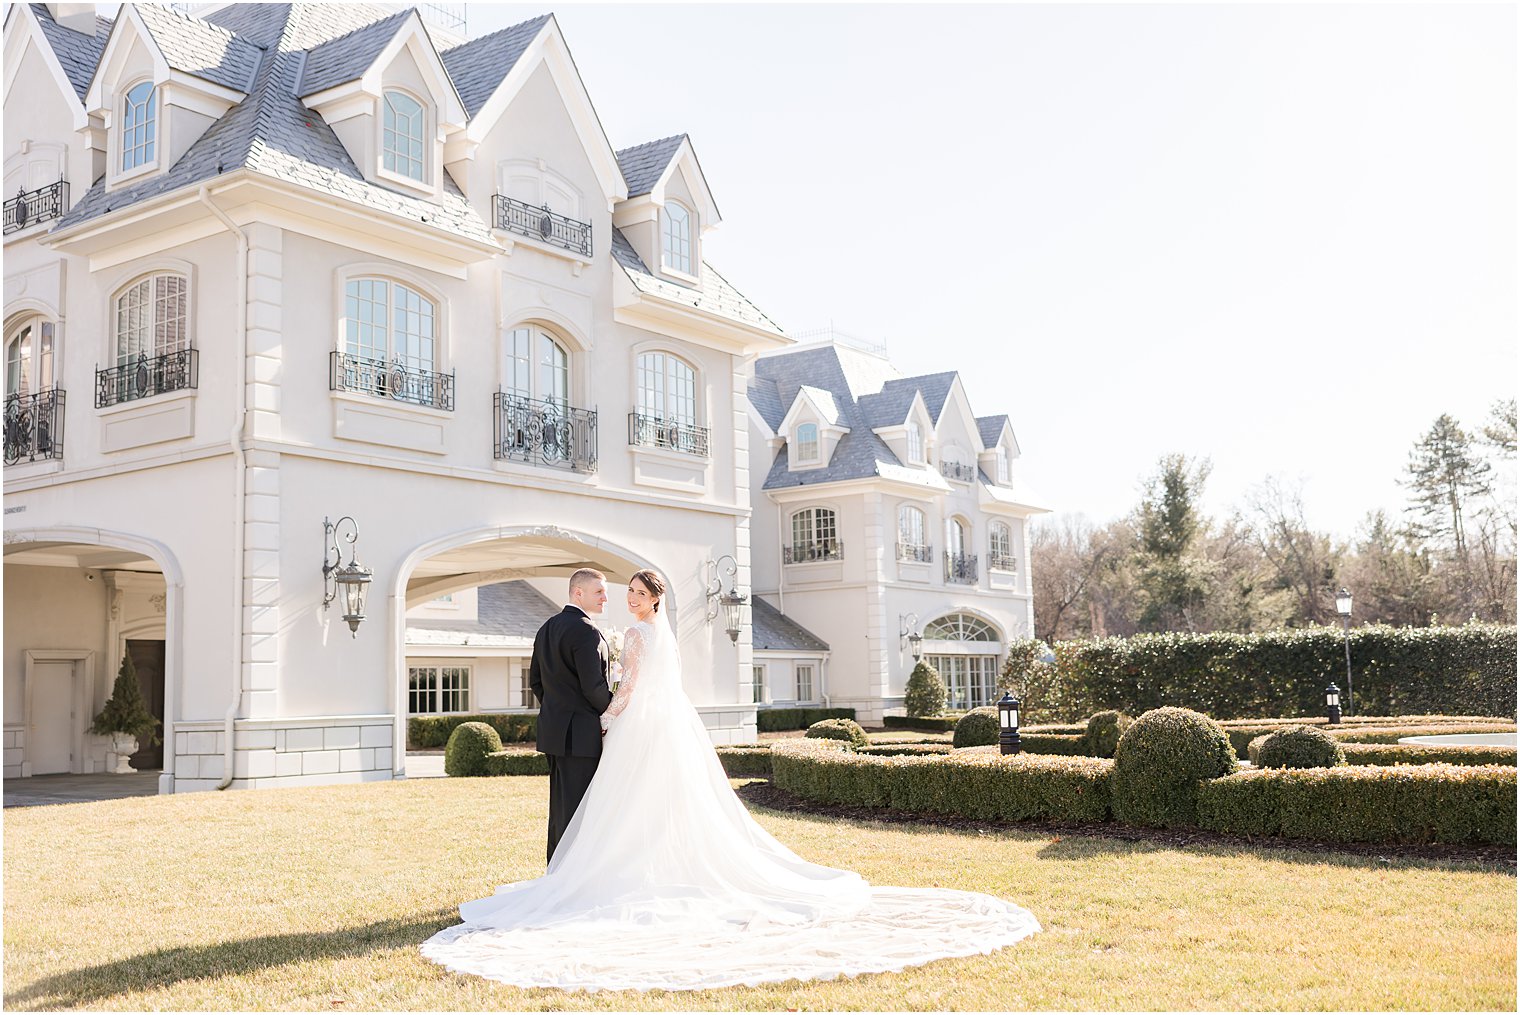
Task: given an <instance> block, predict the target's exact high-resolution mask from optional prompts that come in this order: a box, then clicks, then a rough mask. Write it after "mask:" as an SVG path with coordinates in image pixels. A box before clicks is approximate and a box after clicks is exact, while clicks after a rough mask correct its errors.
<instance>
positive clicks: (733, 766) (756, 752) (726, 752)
mask: <svg viewBox="0 0 1520 1015" xmlns="http://www.w3.org/2000/svg"><path fill="white" fill-rule="evenodd" d="M718 760H719V761H720V762H722V763H723V771H725V772H727V773H728V777H729V778H730V779H748V778H753V777H756V776H762V775H770V774H771V749H770V748H769V747H720V748H718Z"/></svg>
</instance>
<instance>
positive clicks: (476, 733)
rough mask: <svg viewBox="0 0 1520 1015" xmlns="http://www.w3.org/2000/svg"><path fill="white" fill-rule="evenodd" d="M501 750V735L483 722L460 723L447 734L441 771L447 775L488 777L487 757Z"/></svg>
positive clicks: (489, 766) (489, 769)
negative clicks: (447, 740) (447, 739)
mask: <svg viewBox="0 0 1520 1015" xmlns="http://www.w3.org/2000/svg"><path fill="white" fill-rule="evenodd" d="M499 750H501V735H500V734H499V733H497V732H496V730H495V729H493V728H492V727H490V726H487V725H486V724H485V723H483V722H462V723H460V724H459V725H458V726H456V727H454V732H453V733H451V734H449V742H448V745H447V746H446V747H444V749H443V771H444V773H445V774H447V775H463V776H469V775H490V774H491V765H490V762H489V761H488V760H487V756H488V755H491V754H494V753H496V752H497V751H499Z"/></svg>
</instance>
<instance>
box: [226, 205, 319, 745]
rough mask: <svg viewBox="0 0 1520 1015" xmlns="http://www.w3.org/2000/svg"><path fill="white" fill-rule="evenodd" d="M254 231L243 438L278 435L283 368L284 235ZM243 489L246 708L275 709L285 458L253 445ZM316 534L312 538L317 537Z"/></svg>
mask: <svg viewBox="0 0 1520 1015" xmlns="http://www.w3.org/2000/svg"><path fill="white" fill-rule="evenodd" d="M244 228H245V229H246V230H247V233H248V317H247V328H248V347H247V350H246V353H247V357H248V362H247V377H246V383H247V388H246V390H247V399H248V418H247V420H246V425H245V426H244V439H245V443H251V442H252V441H254V440H277V439H279V437H280V435H281V427H280V380H281V374H282V372H283V370H284V363H283V354H284V350H283V348H282V346H283V343H284V334H283V331H282V323H283V319H282V305H283V303H284V291H283V281H284V253H283V251H284V234H283V232H282V231H281V230H280V229H279V228H277V227H275V226H271V225H266V224H264V223H259V222H255V223H252V224H250V225H248V226H245V227H244ZM246 456H247V457H246V463H245V465H246V471H245V473H244V488H243V512H244V513H243V532H242V539H243V588H242V589H241V597H242V599H241V601H242V617H243V630H242V638H243V707H242V709H241V714H242V715H243V716H245V717H248V718H253V719H258V718H269V717H272V716H274V715H276V714H277V696H278V687H279V685H278V669H279V656H278V645H279V630H280V606H279V602H280V456H279V455H278V454H276V453H274V452H270V451H248V452H247V453H246ZM315 542H316V540H315V538H314V539H313V543H315Z"/></svg>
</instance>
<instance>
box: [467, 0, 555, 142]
mask: <svg viewBox="0 0 1520 1015" xmlns="http://www.w3.org/2000/svg"><path fill="white" fill-rule="evenodd" d="M553 18H554V15H552V14H545V15H543V16H542V17H537V18H534V19H533V20H532V21H524V22H523V23H522V24H520V25H513V26H512V27H511V28H503V29H502V30H501V31H499V32H492V33H491V34H490V35H482V36H481V37H480V38H478V39H471V40H470V41H469V42H464V43H460V44H459V45H458V46H455V47H454V48H453V49H450V50H446V51H445V52H444V54H443V66H444V67H445V68H446V69H447V70H448V72H449V77H451V78H453V80H454V87H455V89H457V90H458V92H459V98H460V99H461V100H462V101H463V102H464V109H465V112H466V113H468V114H469V115H470V117H471V118H473V117H474V116H475V114H476V113H478V112H480V108H481V107H482V106H484V105H485V104H486V100H488V99H490V97H491V95H492V94H493V93H494V92H495V91H496V88H497V86H498V85H500V84H501V83H502V81H503V80H505V79H506V76H507V75H508V74H510V73H512V68H513V67H515V66H516V65H517V61H518V60H519V59H521V58H522V55H523V52H524V51H525V50H527V48H528V46H529V45H531V44H532V42H533V40H534V39H536V38H538V33H539V32H541V31H543V29H544V26H545V25H547V24H548V23H549V22H550V21H551V20H553Z"/></svg>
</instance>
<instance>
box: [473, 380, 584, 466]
mask: <svg viewBox="0 0 1520 1015" xmlns="http://www.w3.org/2000/svg"><path fill="white" fill-rule="evenodd" d="M495 417H496V438H495V439H496V447H495V452H494V454H495V455H496V457H497V458H499V459H504V460H510V461H515V462H530V463H532V464H535V465H550V466H554V467H556V468H561V469H570V470H572V471H574V472H595V471H596V410H595V409H577V408H575V407H574V406H570V405H566V404H565V403H563V402H555V401H552V400H550V401H538V400H536V399H532V398H524V397H522V396H521V395H509V394H507V393H506V392H505V391H498V392H497V393H496V412H495Z"/></svg>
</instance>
